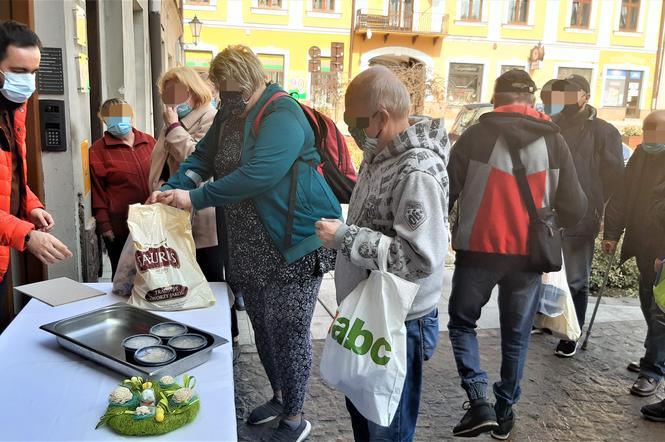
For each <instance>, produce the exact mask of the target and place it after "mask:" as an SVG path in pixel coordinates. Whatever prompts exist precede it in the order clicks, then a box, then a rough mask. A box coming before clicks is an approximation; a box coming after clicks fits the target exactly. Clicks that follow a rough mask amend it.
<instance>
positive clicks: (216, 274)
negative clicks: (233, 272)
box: [196, 242, 240, 338]
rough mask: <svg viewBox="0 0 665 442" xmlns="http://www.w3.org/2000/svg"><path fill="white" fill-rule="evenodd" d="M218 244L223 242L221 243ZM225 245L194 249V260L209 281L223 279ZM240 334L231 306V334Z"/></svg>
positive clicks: (233, 309) (233, 335)
mask: <svg viewBox="0 0 665 442" xmlns="http://www.w3.org/2000/svg"><path fill="white" fill-rule="evenodd" d="M220 244H225V243H221V242H220ZM224 250H225V247H223V246H222V245H218V246H215V247H205V248H203V249H196V262H198V263H199V267H201V271H202V272H203V276H205V277H206V279H207V280H208V281H210V282H214V281H224V280H225V279H224V268H225V264H226V259H225V257H226V254H225V253H224ZM239 334H240V331H239V330H238V315H237V314H236V309H235V307H233V306H231V336H232V337H233V338H235V337H236V336H238V335H239Z"/></svg>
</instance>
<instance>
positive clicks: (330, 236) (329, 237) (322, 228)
mask: <svg viewBox="0 0 665 442" xmlns="http://www.w3.org/2000/svg"><path fill="white" fill-rule="evenodd" d="M341 225H342V222H341V221H340V220H338V219H322V220H321V221H317V222H316V224H315V226H316V236H318V237H319V239H320V240H321V243H322V244H323V245H324V246H325V247H327V248H329V249H332V248H333V247H332V246H333V241H334V239H335V233H336V232H337V229H339V226H341Z"/></svg>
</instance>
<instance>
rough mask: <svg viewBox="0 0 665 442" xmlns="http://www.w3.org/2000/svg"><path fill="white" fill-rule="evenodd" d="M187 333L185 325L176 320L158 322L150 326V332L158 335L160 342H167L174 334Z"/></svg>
mask: <svg viewBox="0 0 665 442" xmlns="http://www.w3.org/2000/svg"><path fill="white" fill-rule="evenodd" d="M185 333H187V327H186V326H184V325H182V324H180V323H178V322H160V323H159V324H156V325H153V326H152V327H150V334H151V335H155V336H159V337H160V338H161V340H162V344H166V343H167V342H169V339H171V338H173V337H174V336H180V335H184V334H185Z"/></svg>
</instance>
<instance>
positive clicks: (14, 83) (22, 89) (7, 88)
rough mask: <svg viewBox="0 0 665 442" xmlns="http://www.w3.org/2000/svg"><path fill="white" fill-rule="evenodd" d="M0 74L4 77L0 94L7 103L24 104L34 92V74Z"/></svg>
mask: <svg viewBox="0 0 665 442" xmlns="http://www.w3.org/2000/svg"><path fill="white" fill-rule="evenodd" d="M0 72H1V73H2V75H3V76H4V77H5V82H4V84H3V85H2V89H0V92H2V95H4V96H5V98H6V99H8V100H9V101H13V102H14V103H24V102H26V101H27V100H28V98H30V96H31V95H32V94H33V93H34V92H35V74H28V73H21V74H17V73H14V72H2V71H0Z"/></svg>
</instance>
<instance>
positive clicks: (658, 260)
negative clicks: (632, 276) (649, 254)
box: [653, 258, 663, 273]
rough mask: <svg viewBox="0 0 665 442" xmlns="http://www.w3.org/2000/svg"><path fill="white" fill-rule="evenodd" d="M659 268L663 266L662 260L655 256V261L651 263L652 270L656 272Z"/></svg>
mask: <svg viewBox="0 0 665 442" xmlns="http://www.w3.org/2000/svg"><path fill="white" fill-rule="evenodd" d="M661 268H663V261H662V260H660V259H658V258H656V261H655V262H654V263H653V270H654V271H655V272H656V273H658V272H660V269H661Z"/></svg>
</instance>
